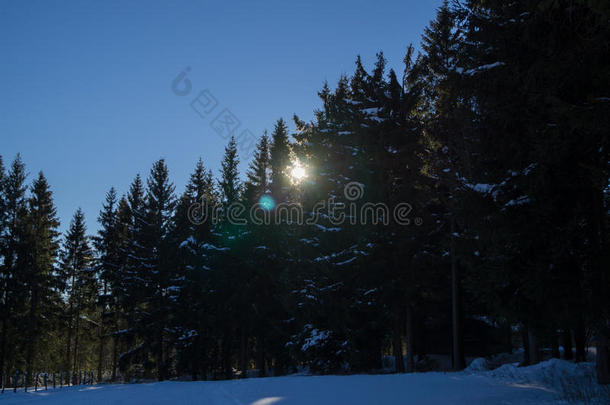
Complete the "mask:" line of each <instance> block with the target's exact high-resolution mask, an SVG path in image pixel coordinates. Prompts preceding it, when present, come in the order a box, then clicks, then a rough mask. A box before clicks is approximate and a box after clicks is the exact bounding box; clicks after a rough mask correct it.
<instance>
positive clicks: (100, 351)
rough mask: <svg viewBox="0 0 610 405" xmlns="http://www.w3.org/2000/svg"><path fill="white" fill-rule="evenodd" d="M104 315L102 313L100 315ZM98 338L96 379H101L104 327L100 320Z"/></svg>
mask: <svg viewBox="0 0 610 405" xmlns="http://www.w3.org/2000/svg"><path fill="white" fill-rule="evenodd" d="M103 316H104V315H103V314H102V317H103ZM99 334H100V336H99V338H100V344H99V352H98V354H97V380H98V381H102V368H103V367H102V365H103V362H104V327H103V325H102V323H101V322H100V331H99Z"/></svg>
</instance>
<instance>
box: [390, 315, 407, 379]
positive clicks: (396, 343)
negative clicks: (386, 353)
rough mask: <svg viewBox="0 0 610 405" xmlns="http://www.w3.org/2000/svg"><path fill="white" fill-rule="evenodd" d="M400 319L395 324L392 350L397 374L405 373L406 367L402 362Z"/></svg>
mask: <svg viewBox="0 0 610 405" xmlns="http://www.w3.org/2000/svg"><path fill="white" fill-rule="evenodd" d="M400 332H401V331H400V319H397V320H396V321H395V322H394V330H393V333H392V350H393V354H394V363H395V365H396V367H395V370H396V372H397V373H404V372H405V365H404V363H403V361H402V341H401V337H402V336H401V333H400Z"/></svg>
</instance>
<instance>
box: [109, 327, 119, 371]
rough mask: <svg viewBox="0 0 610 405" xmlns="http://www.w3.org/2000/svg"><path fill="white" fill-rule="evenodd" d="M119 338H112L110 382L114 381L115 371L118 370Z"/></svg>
mask: <svg viewBox="0 0 610 405" xmlns="http://www.w3.org/2000/svg"><path fill="white" fill-rule="evenodd" d="M118 340H119V338H118V337H117V336H113V338H112V377H111V378H112V381H116V369H117V368H118V364H117V363H118V361H119V342H118Z"/></svg>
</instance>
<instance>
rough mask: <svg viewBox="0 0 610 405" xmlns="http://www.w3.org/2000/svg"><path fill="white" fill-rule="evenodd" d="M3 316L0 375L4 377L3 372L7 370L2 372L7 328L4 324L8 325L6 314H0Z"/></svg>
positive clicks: (0, 337)
mask: <svg viewBox="0 0 610 405" xmlns="http://www.w3.org/2000/svg"><path fill="white" fill-rule="evenodd" d="M2 315H3V317H4V318H3V319H2V332H0V333H1V335H0V375H4V373H5V371H6V372H7V373H8V371H7V370H4V361H5V356H6V334H7V326H6V324H7V323H8V319H7V315H6V314H2Z"/></svg>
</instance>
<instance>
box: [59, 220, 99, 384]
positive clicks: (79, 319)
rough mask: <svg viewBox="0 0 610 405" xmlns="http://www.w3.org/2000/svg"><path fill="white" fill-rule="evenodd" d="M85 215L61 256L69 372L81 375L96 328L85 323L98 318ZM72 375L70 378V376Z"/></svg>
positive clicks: (73, 226) (74, 226) (76, 223)
mask: <svg viewBox="0 0 610 405" xmlns="http://www.w3.org/2000/svg"><path fill="white" fill-rule="evenodd" d="M86 232H87V229H86V226H85V215H84V214H83V211H82V210H81V209H80V208H79V209H78V210H77V211H76V212H75V213H74V217H73V218H72V221H71V222H70V227H69V229H68V232H67V233H66V236H65V240H64V243H63V249H62V253H61V274H62V276H63V278H64V280H65V283H66V287H65V288H66V295H67V300H68V309H67V311H66V315H67V318H68V320H67V338H66V363H65V367H66V370H68V371H69V370H72V372H73V373H75V374H78V373H79V372H81V371H82V370H83V368H84V367H83V366H84V365H85V364H87V363H85V361H86V360H87V357H88V354H89V353H87V351H86V350H82V348H83V347H91V346H90V345H87V346H85V344H84V343H91V342H90V340H91V339H90V336H91V335H92V333H91V332H92V331H93V330H92V326H91V324H89V323H88V322H83V320H85V319H92V318H96V316H95V315H96V314H95V309H96V299H97V296H98V284H97V278H96V276H95V268H94V267H93V252H92V250H91V248H90V247H89V238H88V237H87V235H86ZM68 374H70V373H69V372H68Z"/></svg>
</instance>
